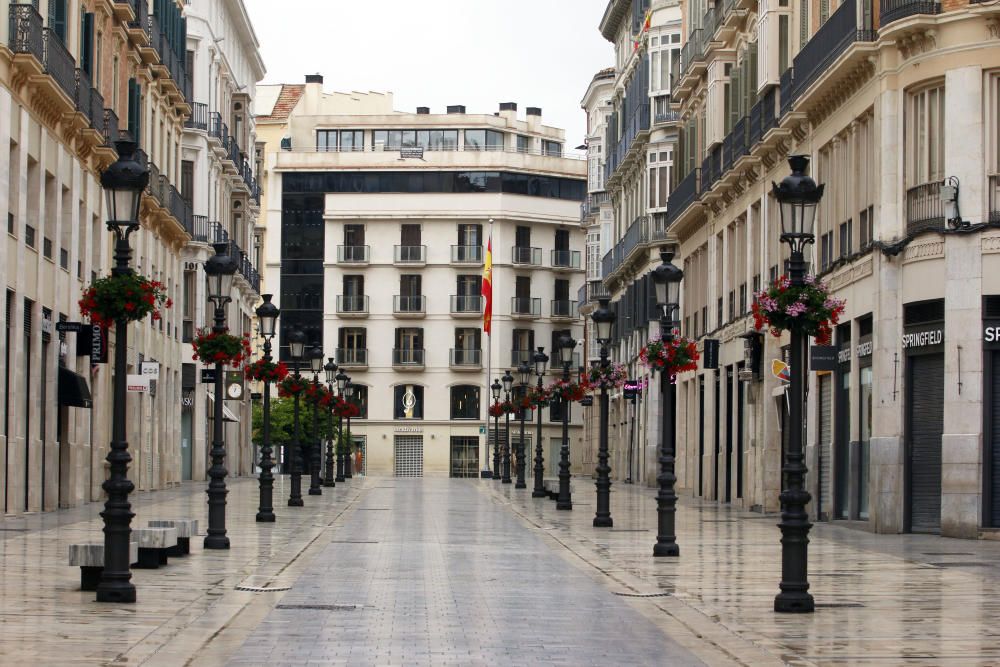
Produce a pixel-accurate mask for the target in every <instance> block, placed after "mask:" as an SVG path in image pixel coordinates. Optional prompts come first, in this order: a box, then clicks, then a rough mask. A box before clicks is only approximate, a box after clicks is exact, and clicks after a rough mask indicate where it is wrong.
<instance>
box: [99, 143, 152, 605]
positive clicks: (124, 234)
mask: <svg viewBox="0 0 1000 667" xmlns="http://www.w3.org/2000/svg"><path fill="white" fill-rule="evenodd" d="M115 148H116V149H117V151H118V159H117V160H116V161H115V162H114V164H112V165H111V166H110V167H108V168H107V169H106V170H105V171H104V173H102V174H101V186H102V187H103V188H104V191H105V194H106V196H107V207H108V223H107V225H108V231H110V232H113V233H114V235H115V267H114V268H113V269H112V270H111V275H114V276H124V275H129V274H131V273H132V267H131V262H132V248H131V247H130V246H129V243H128V239H129V236H131V235H132V232H134V231H135V230H137V229H138V228H139V205H140V203H141V202H142V192H143V190H145V189H146V185H147V184H148V183H149V170H148V169H147V168H146V167H144V166H143V165H141V164H139V162H138V161H137V160H136V159H135V157H134V154H135V149H136V145H135V143H134V142H131V141H119V142H117V143H116V144H115ZM95 242H96V240H95ZM127 374H128V320H123V319H119V320H116V321H115V383H114V412H113V413H112V417H111V447H110V449H109V451H108V457H107V461H108V466H109V472H108V478H107V479H106V480H104V484H102V485H101V488H103V489H104V491H105V493H107V494H108V499H107V500H106V501H105V502H104V511H103V512H101V518H102V519H104V569H103V570H102V571H101V581H100V583H98V584H97V601H98V602H135V584H133V583H132V570H131V567H130V566H131V560H132V559H131V558H130V556H129V538H130V536H131V534H132V528H131V523H132V517H133V516H135V515H134V514H133V513H132V505H131V503H129V500H128V495H129V494H130V493H132V491H133V490H134V489H135V485H134V484H132V482H131V481H130V480H129V478H128V464H129V463H131V462H132V456H131V455H130V454H129V453H128V440H127V439H126V432H125V402H126V400H127V397H128V393H127V389H128V384H127V380H128V378H127V377H126V376H127Z"/></svg>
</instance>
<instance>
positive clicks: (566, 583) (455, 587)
mask: <svg viewBox="0 0 1000 667" xmlns="http://www.w3.org/2000/svg"><path fill="white" fill-rule="evenodd" d="M483 484H484V483H483V482H479V481H467V480H447V479H424V480H419V479H386V480H380V481H377V482H375V486H374V487H373V488H371V490H370V491H368V492H367V493H366V494H365V496H364V497H363V500H362V502H360V503H359V504H358V505H357V506H356V507H355V508H354V509H353V511H352V513H351V514H350V516H348V517H346V518H345V520H344V522H343V525H341V526H339V527H338V529H337V531H336V534H335V535H334V536H332V540H331V541H330V542H329V544H328V545H327V546H326V548H324V549H323V550H322V551H321V552H320V553H318V555H317V556H316V558H315V559H314V560H313V562H312V564H311V565H310V566H309V568H308V569H307V570H306V572H304V573H303V574H302V576H301V577H300V578H299V579H298V580H297V581H296V582H295V583H294V585H293V588H292V590H291V591H290V592H288V593H286V594H285V595H284V597H283V598H282V599H281V600H280V602H279V603H278V604H277V607H276V608H275V609H274V611H272V612H271V613H270V614H269V615H268V617H267V619H266V620H265V621H264V622H263V623H262V624H261V625H260V626H259V627H258V628H257V629H256V630H255V631H254V632H253V635H252V637H250V638H248V639H247V641H246V643H245V644H244V645H243V647H242V649H241V650H240V651H239V653H238V654H236V656H234V658H233V659H232V661H231V662H230V664H231V665H305V664H317V665H321V664H322V665H340V664H346V665H568V666H574V667H583V666H586V665H595V666H597V665H600V666H601V667H607V666H609V665H637V666H638V665H657V666H662V665H677V666H683V665H695V664H698V665H700V664H703V663H702V662H701V661H700V660H698V659H697V658H695V657H694V656H693V655H692V654H691V653H689V652H688V651H687V650H685V649H684V648H682V647H681V646H679V645H678V644H677V643H675V642H674V641H673V640H672V639H670V638H669V637H668V636H667V635H666V634H664V633H663V632H662V631H661V630H660V629H659V628H658V627H657V626H656V625H655V624H654V623H653V622H651V621H650V620H647V619H646V618H645V617H644V616H643V615H641V614H640V613H639V612H638V611H636V610H635V609H634V608H632V607H631V606H630V605H629V603H628V602H626V601H625V600H624V599H623V598H621V597H618V596H615V595H614V594H613V593H612V592H611V591H610V590H608V588H606V587H605V586H602V585H601V584H600V583H598V582H596V581H595V580H594V579H592V578H591V577H590V576H588V575H587V574H586V573H584V572H583V571H581V570H580V569H579V567H578V566H577V565H574V564H572V563H570V562H567V560H565V559H564V558H562V557H560V556H559V555H558V554H557V553H556V552H555V551H553V550H552V548H551V547H550V546H548V545H547V544H545V542H544V541H543V538H542V537H541V536H540V535H539V534H538V533H537V532H536V531H532V530H530V529H529V527H528V526H526V525H525V524H524V523H523V522H521V521H520V520H518V519H517V518H516V517H515V516H514V515H513V514H512V513H511V512H509V511H507V510H506V509H505V508H503V507H499V506H497V503H496V502H494V501H493V500H492V499H491V498H490V497H489V496H488V495H486V494H483V493H481V492H480V491H478V490H477V487H479V486H482V485H483Z"/></svg>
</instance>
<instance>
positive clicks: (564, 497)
mask: <svg viewBox="0 0 1000 667" xmlns="http://www.w3.org/2000/svg"><path fill="white" fill-rule="evenodd" d="M575 349H576V341H575V340H573V338H572V337H571V336H563V337H562V338H560V339H559V361H561V362H562V368H563V381H564V382H569V369H570V368H571V367H572V366H573V350H575ZM561 400H562V446H561V447H560V448H559V496H558V498H556V509H557V510H571V509H573V499H572V497H571V495H570V490H569V405H570V402H571V401H569V400H567V399H565V398H563V399H561Z"/></svg>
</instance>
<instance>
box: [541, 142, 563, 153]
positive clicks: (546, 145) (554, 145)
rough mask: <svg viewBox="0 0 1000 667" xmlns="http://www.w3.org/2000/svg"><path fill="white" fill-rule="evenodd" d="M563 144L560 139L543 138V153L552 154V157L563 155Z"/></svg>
mask: <svg viewBox="0 0 1000 667" xmlns="http://www.w3.org/2000/svg"><path fill="white" fill-rule="evenodd" d="M562 154H563V145H562V144H561V143H559V142H558V141H549V140H548V139H542V155H550V156H552V157H562Z"/></svg>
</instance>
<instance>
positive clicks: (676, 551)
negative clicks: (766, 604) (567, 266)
mask: <svg viewBox="0 0 1000 667" xmlns="http://www.w3.org/2000/svg"><path fill="white" fill-rule="evenodd" d="M673 258H674V253H672V252H670V251H669V250H667V249H666V248H661V249H660V265H659V266H658V267H656V268H655V269H654V270H653V276H652V277H653V287H654V289H655V291H656V305H657V307H658V308H659V310H660V340H661V341H662V342H663V344H664V346H667V345H670V344H671V343H672V342H673V340H674V330H675V329H676V328H677V326H678V323H677V317H676V314H677V308H678V307H679V305H680V294H681V280H682V279H683V278H684V272H683V271H681V270H680V269H679V268H677V267H676V266H674V265H673V264H672V263H671V261H670V260H672V259H673ZM660 399H661V403H662V408H661V411H660V474H659V475H657V476H656V481H657V483H658V485H659V490H658V491H657V494H656V521H657V530H656V544H655V545H653V555H654V556H679V555H680V548H679V547H678V546H677V535H676V531H675V529H674V519H675V518H676V514H677V493H676V492H675V491H674V484H675V483H676V482H677V475H676V474H675V473H674V462H675V457H676V453H675V452H676V450H677V432H676V429H675V428H674V403H675V401H676V395H675V388H674V379H673V378H672V377H671V373H670V369H669V368H662V369H660Z"/></svg>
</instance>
